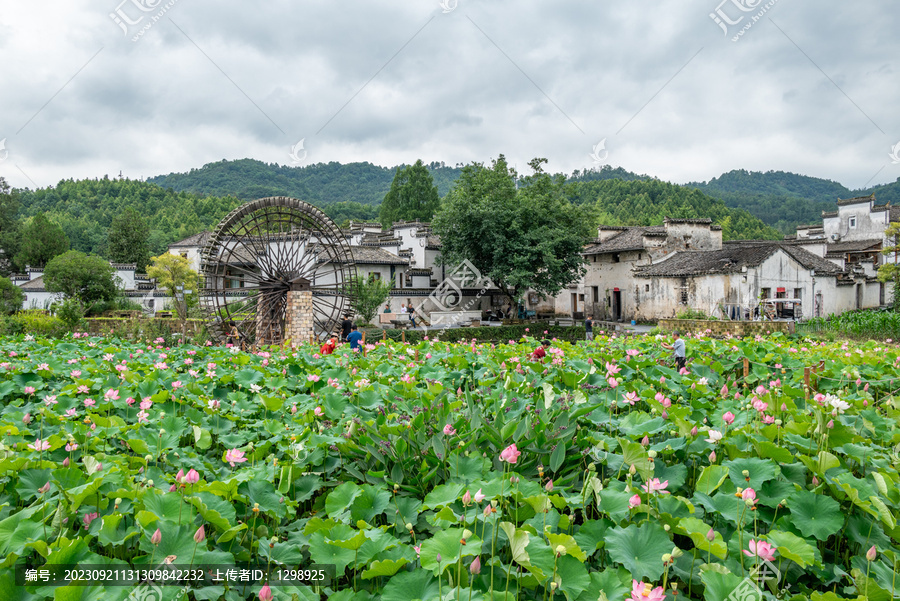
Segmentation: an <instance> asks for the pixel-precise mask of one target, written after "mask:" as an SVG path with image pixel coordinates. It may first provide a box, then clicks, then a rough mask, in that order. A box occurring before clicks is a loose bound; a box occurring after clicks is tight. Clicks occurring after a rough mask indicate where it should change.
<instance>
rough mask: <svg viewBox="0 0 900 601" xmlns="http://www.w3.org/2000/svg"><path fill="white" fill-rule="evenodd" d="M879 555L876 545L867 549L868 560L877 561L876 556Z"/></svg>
mask: <svg viewBox="0 0 900 601" xmlns="http://www.w3.org/2000/svg"><path fill="white" fill-rule="evenodd" d="M876 555H877V551H876V550H875V545H872V546H871V547H869V550H868V551H866V561H875V557H876Z"/></svg>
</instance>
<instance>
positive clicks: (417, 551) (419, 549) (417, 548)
mask: <svg viewBox="0 0 900 601" xmlns="http://www.w3.org/2000/svg"><path fill="white" fill-rule="evenodd" d="M413 551H415V552H416V559H418V557H419V553H420V552H421V551H422V546H421V545H413Z"/></svg>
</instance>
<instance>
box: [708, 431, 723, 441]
mask: <svg viewBox="0 0 900 601" xmlns="http://www.w3.org/2000/svg"><path fill="white" fill-rule="evenodd" d="M707 434H708V435H709V438H707V439H706V442H710V443H712V444H716V443H718V442H719V441H720V440H722V433H721V432H719V431H718V430H710V431H709V432H707Z"/></svg>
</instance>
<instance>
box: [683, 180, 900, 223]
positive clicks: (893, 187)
mask: <svg viewBox="0 0 900 601" xmlns="http://www.w3.org/2000/svg"><path fill="white" fill-rule="evenodd" d="M688 186H691V187H694V188H697V189H698V190H701V191H703V192H705V193H707V194H709V195H710V196H713V197H715V198H719V199H721V200H723V201H725V204H727V205H728V206H729V207H735V208H741V209H745V210H746V211H748V212H749V213H751V214H753V215H755V216H757V217H759V218H760V219H762V220H763V221H764V222H765V223H766V224H767V225H770V226H772V227H774V228H777V229H778V230H780V231H781V232H783V233H785V234H790V233H793V232H794V230H795V227H796V226H797V225H800V224H812V223H819V222H821V220H822V211H834V210H835V209H836V208H837V201H838V199H839V198H853V197H855V196H868V195H869V194H873V193H874V194H875V198H876V200H877V201H878V202H879V203H886V202H890V203H891V204H897V203H900V178H898V180H897V181H896V182H894V183H891V184H885V185H881V186H875V187H872V188H868V189H865V190H850V189H848V188H846V187H845V186H843V185H841V184H839V183H838V182H835V181H831V180H826V179H820V178H816V177H808V176H805V175H797V174H795V173H786V172H784V171H768V172H765V173H762V172H759V171H746V170H743V169H737V170H734V171H729V172H728V173H725V174H723V175H721V176H719V177H717V178H713V179H711V180H710V181H708V182H700V183H691V184H688Z"/></svg>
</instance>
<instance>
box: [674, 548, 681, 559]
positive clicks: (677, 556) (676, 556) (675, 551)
mask: <svg viewBox="0 0 900 601" xmlns="http://www.w3.org/2000/svg"><path fill="white" fill-rule="evenodd" d="M682 555H684V551H682V550H681V549H679V548H678V547H674V548H673V549H672V558H673V559H678V558H679V557H681V556H682Z"/></svg>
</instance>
